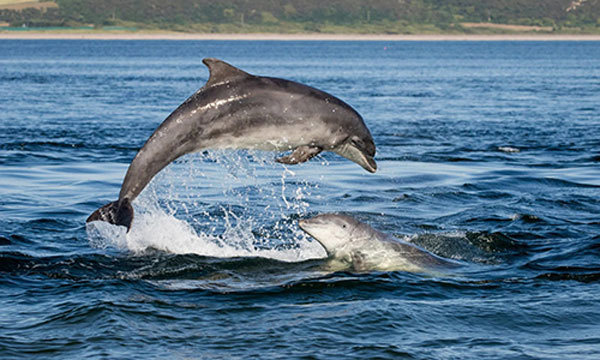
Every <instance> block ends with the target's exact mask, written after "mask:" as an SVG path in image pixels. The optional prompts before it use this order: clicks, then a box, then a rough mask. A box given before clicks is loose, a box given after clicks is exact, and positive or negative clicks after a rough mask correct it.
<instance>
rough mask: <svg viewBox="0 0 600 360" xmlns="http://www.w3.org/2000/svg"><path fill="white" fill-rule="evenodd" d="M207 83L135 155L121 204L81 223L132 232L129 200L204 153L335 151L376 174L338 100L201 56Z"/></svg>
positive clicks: (363, 140)
mask: <svg viewBox="0 0 600 360" xmlns="http://www.w3.org/2000/svg"><path fill="white" fill-rule="evenodd" d="M203 62H204V64H205V65H206V66H207V67H208V70H209V72H210V76H209V79H208V81H207V82H206V84H205V85H204V86H203V87H202V88H201V89H200V90H198V91H197V92H196V93H195V94H193V95H192V96H190V97H189V98H188V99H187V100H186V101H185V102H184V103H183V104H181V105H180V106H179V107H178V108H177V109H175V111H173V112H172V113H171V114H170V115H169V116H168V117H167V118H166V119H165V121H163V123H162V124H160V126H159V127H158V128H157V129H156V130H155V131H154V133H153V134H152V135H151V136H150V138H149V139H148V140H147V141H146V143H145V144H144V146H143V147H142V148H141V149H140V150H139V151H138V153H137V154H136V156H135V158H134V159H133V161H132V162H131V164H130V165H129V169H127V174H126V175H125V179H124V180H123V184H122V185H121V192H120V193H119V199H118V200H117V201H113V202H111V203H109V204H107V205H104V206H103V207H101V208H100V209H98V210H96V211H95V212H94V213H92V215H90V217H88V219H87V220H86V222H91V221H96V220H100V221H107V222H109V223H111V224H116V225H123V226H126V227H127V230H128V231H129V228H130V227H131V222H132V221H133V207H132V206H131V202H132V201H133V200H134V199H135V198H136V197H137V196H138V195H139V194H140V193H141V192H142V190H143V189H144V188H145V187H146V185H148V183H149V182H150V180H152V178H153V177H154V176H155V175H156V174H157V173H158V172H159V171H160V170H162V169H163V168H164V167H165V166H167V165H168V164H170V163H171V162H172V161H174V160H175V159H177V158H179V157H180V156H182V155H185V154H188V153H191V152H197V151H200V150H202V149H258V150H269V151H286V150H293V152H292V153H291V154H290V155H287V156H283V157H281V158H279V159H277V160H276V161H278V162H280V163H285V164H297V163H301V162H304V161H307V160H309V159H311V158H312V157H314V156H316V155H317V154H319V153H320V152H321V151H325V150H327V151H332V152H335V153H337V154H339V155H341V156H343V157H345V158H347V159H349V160H351V161H354V162H356V163H357V164H359V165H360V166H362V167H363V168H365V169H366V170H367V171H370V172H375V171H376V169H377V164H376V163H375V160H373V156H374V155H375V144H374V143H373V137H372V136H371V133H370V132H369V129H367V127H366V125H365V123H364V121H363V119H362V117H361V116H360V115H359V114H358V113H357V112H356V111H355V110H354V109H353V108H352V107H350V106H349V105H348V104H346V103H345V102H343V101H342V100H340V99H338V98H336V97H334V96H332V95H329V94H327V93H326V92H323V91H321V90H317V89H315V88H312V87H310V86H306V85H303V84H300V83H297V82H293V81H289V80H284V79H278V78H271V77H263V76H256V75H251V74H248V73H246V72H244V71H242V70H240V69H238V68H236V67H233V66H231V65H229V64H227V63H225V62H223V61H221V60H217V59H210V58H207V59H204V60H203Z"/></svg>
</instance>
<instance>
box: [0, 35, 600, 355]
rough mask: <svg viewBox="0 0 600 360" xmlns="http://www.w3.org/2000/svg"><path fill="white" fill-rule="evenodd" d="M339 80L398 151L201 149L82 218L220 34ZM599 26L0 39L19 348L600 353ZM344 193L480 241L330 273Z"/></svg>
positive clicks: (287, 70) (441, 236)
mask: <svg viewBox="0 0 600 360" xmlns="http://www.w3.org/2000/svg"><path fill="white" fill-rule="evenodd" d="M208 56H210V57H219V58H223V59H225V60H227V61H229V62H231V63H233V64H235V65H237V66H240V67H242V68H243V69H246V70H248V71H250V72H252V73H257V74H263V75H270V76H278V77H285V78H290V79H293V80H297V81H300V82H304V83H307V84H310V85H313V86H316V87H318V88H322V89H324V90H326V91H328V92H331V93H333V94H335V95H337V96H339V97H340V98H342V99H343V100H345V101H347V102H348V103H350V104H352V105H353V106H354V107H355V108H356V109H357V110H358V111H359V112H360V113H361V114H362V115H363V116H364V118H365V121H366V123H367V125H368V126H369V128H370V129H371V131H372V133H373V136H374V138H375V142H376V144H377V150H378V152H377V158H376V159H377V161H378V164H379V167H380V170H379V171H378V172H377V173H376V174H374V175H372V174H368V173H367V172H365V171H364V170H362V169H361V168H360V167H359V166H357V165H356V164H353V163H350V162H349V161H347V160H344V159H341V158H339V157H337V156H335V155H331V154H325V155H323V156H320V157H319V158H317V159H313V160H312V161H311V162H309V163H307V164H303V165H299V166H290V167H288V168H287V169H286V168H285V167H283V166H282V165H280V164H275V163H273V161H272V157H273V156H274V155H273V154H270V153H252V152H209V153H206V154H200V155H190V156H186V157H184V158H183V159H181V160H180V161H178V162H177V163H176V164H173V165H172V166H170V167H169V168H167V169H166V170H165V171H164V172H162V173H161V174H160V175H159V176H158V177H157V178H156V179H155V181H153V183H152V184H151V186H150V187H149V188H148V189H146V190H145V191H144V193H143V194H142V196H141V197H140V198H139V199H138V200H136V203H135V204H134V205H135V207H136V215H137V217H136V220H135V223H134V226H133V228H132V231H131V233H129V234H128V235H125V234H124V233H123V232H122V231H120V230H118V229H115V228H112V227H111V226H104V227H102V226H99V227H91V228H90V229H87V230H86V227H85V225H84V221H85V218H86V217H87V216H88V215H89V214H90V213H91V212H92V211H93V210H95V209H96V208H98V207H99V206H100V205H103V204H105V203H106V202H108V201H112V200H115V199H116V197H117V195H118V192H119V187H120V183H121V180H122V177H123V175H124V173H125V170H126V168H127V165H128V164H129V162H130V161H131V159H132V158H133V156H134V154H135V152H136V151H137V149H138V148H139V147H140V146H141V145H142V144H143V142H144V141H145V140H146V139H147V137H148V136H149V135H150V134H151V133H152V131H153V130H154V129H155V128H156V126H157V125H158V124H159V123H160V122H162V120H163V119H164V118H165V117H166V116H167V115H168V114H169V113H170V112H171V111H172V110H173V109H174V108H175V107H176V106H177V105H178V104H180V103H181V102H182V101H183V100H185V99H186V98H187V96H189V95H190V94H191V93H193V92H194V91H195V90H196V89H198V88H199V87H200V86H202V84H203V83H204V82H205V81H206V78H207V75H208V74H207V71H206V69H205V68H204V66H203V65H202V63H201V59H202V58H203V57H208ZM598 59H600V43H597V42H518V43H512V42H492V43H478V42H464V43H463V42H443V43H436V42H427V43H421V42H395V43H394V42H392V43H390V42H386V43H379V42H368V43H367V42H314V43H313V42H195V41H0V94H1V96H0V307H1V310H0V358H2V359H10V358H18V357H32V358H55V359H64V358H124V359H130V358H165V357H167V358H175V359H178V358H202V359H204V358H206V359H233V358H264V359H272V358H303V359H344V358H347V359H357V358H378V359H400V358H406V359H483V358H494V359H538V358H545V359H565V358H571V359H598V358H600V325H599V324H600V303H599V300H600V285H599V284H600V281H599V280H600V216H599V214H600V61H599V60H598ZM330 211H346V212H349V213H351V214H353V215H355V216H356V217H358V218H360V219H361V220H363V221H366V222H369V223H370V224H372V225H373V226H374V227H376V228H378V229H380V230H382V231H385V232H388V233H392V234H395V235H396V236H398V237H401V238H405V239H408V240H411V241H414V242H416V243H418V244H420V245H422V246H423V247H425V248H427V249H429V250H430V251H433V252H435V253H437V254H438V255H441V256H444V257H448V258H453V259H457V260H460V261H463V262H465V263H467V264H469V266H468V271H466V272H463V273H461V274H456V275H449V276H428V275H421V274H411V273H404V272H371V273H358V274H355V273H349V272H340V273H325V272H322V271H320V270H319V265H320V264H321V263H322V262H323V260H322V259H320V258H322V257H323V256H324V252H323V250H322V249H321V248H320V246H319V245H318V244H317V243H316V242H314V241H312V240H310V239H308V238H306V236H304V235H303V234H302V233H301V232H300V231H299V230H298V228H297V225H296V221H297V219H298V218H302V217H306V216H310V215H314V214H317V213H322V212H330Z"/></svg>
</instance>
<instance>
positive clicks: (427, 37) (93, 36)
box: [0, 31, 600, 41]
mask: <svg viewBox="0 0 600 360" xmlns="http://www.w3.org/2000/svg"><path fill="white" fill-rule="evenodd" d="M0 40H239V41H600V35H583V34H581V35H577V34H489V35H487V34H486V35H481V34H477V35H476V34H423V35H387V34H321V33H314V34H275V33H248V34H221V33H219V34H214V33H177V32H156V33H154V32H140V33H138V32H34V31H32V32H28V31H27V32H14V31H10V32H8V31H0Z"/></svg>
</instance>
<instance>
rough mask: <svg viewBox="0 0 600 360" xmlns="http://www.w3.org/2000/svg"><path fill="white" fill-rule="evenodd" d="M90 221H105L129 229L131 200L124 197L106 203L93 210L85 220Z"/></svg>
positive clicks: (131, 215) (131, 216)
mask: <svg viewBox="0 0 600 360" xmlns="http://www.w3.org/2000/svg"><path fill="white" fill-rule="evenodd" d="M92 221H106V222H107V223H110V224H113V225H121V226H125V227H126V228H127V231H129V229H130V228H131V222H132V221H133V207H132V206H131V202H130V201H129V199H127V198H125V199H123V200H120V201H113V202H111V203H108V204H106V205H104V206H102V207H101V208H100V209H98V210H96V211H94V212H93V213H92V215H90V216H89V217H88V218H87V220H86V221H85V222H86V223H88V222H92Z"/></svg>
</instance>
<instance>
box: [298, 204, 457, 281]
mask: <svg viewBox="0 0 600 360" xmlns="http://www.w3.org/2000/svg"><path fill="white" fill-rule="evenodd" d="M299 226H300V228H301V229H302V230H304V231H305V232H306V233H307V234H309V235H310V236H312V237H313V238H315V239H316V240H317V241H318V242H319V243H320V244H321V245H323V247H324V248H325V250H326V251H327V254H328V255H329V259H330V262H329V264H328V265H329V268H330V269H332V270H336V271H337V270H345V269H353V270H355V271H368V270H376V271H408V272H418V273H438V274H439V273H442V274H443V273H444V272H445V271H447V270H451V269H455V268H458V267H460V266H461V265H460V263H458V262H455V261H453V260H449V259H444V258H442V257H439V256H437V255H434V254H432V253H430V252H429V251H427V250H425V249H423V248H421V247H419V246H417V245H414V244H411V243H408V242H406V241H402V240H399V239H396V238H394V237H392V236H390V235H387V234H384V233H382V232H379V231H377V230H375V229H373V228H372V227H371V226H370V225H368V224H365V223H362V222H360V221H358V220H356V219H355V218H353V217H351V216H348V215H342V214H321V215H317V216H315V217H313V218H311V219H304V220H300V221H299Z"/></svg>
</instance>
